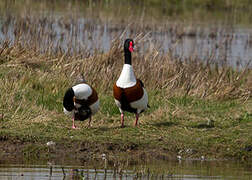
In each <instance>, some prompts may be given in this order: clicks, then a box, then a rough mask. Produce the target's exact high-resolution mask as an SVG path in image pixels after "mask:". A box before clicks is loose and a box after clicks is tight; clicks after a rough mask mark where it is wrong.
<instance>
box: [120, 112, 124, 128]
mask: <svg viewBox="0 0 252 180" xmlns="http://www.w3.org/2000/svg"><path fill="white" fill-rule="evenodd" d="M121 127H122V128H123V127H124V115H123V113H121Z"/></svg>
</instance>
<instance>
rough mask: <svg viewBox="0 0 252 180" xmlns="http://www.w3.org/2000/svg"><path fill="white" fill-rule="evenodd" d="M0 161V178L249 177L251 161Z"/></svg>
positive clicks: (223, 179)
mask: <svg viewBox="0 0 252 180" xmlns="http://www.w3.org/2000/svg"><path fill="white" fill-rule="evenodd" d="M119 169H120V168H116V167H107V170H105V169H104V167H95V166H94V165H92V167H91V166H88V165H86V166H81V165H79V166H74V165H51V166H49V165H23V164H0V179H6V180H7V179H8V180H9V179H25V180H37V179H55V180H56V179H61V180H62V179H108V180H109V179H181V180H201V179H204V180H210V179H215V180H226V179H230V180H231V179H234V180H235V179H252V164H248V163H237V162H236V163H235V162H230V161H222V162H220V161H169V162H151V163H147V164H139V165H134V166H128V167H121V170H119Z"/></svg>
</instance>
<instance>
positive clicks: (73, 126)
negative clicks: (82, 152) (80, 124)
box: [72, 115, 76, 129]
mask: <svg viewBox="0 0 252 180" xmlns="http://www.w3.org/2000/svg"><path fill="white" fill-rule="evenodd" d="M74 120H75V117H74V115H73V125H72V128H73V129H76V126H75V123H74Z"/></svg>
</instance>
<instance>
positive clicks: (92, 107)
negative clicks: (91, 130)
mask: <svg viewBox="0 0 252 180" xmlns="http://www.w3.org/2000/svg"><path fill="white" fill-rule="evenodd" d="M63 110H64V113H65V114H66V115H71V116H72V121H73V125H72V128H73V129H76V126H75V120H80V121H84V120H85V119H88V118H89V122H88V126H90V123H91V116H92V115H94V114H95V113H96V112H97V111H98V110H99V99H98V95H97V92H96V91H95V89H94V88H93V87H91V86H90V85H88V84H87V83H86V81H85V80H84V79H82V81H81V82H79V83H78V84H77V85H74V86H73V87H71V88H69V89H68V90H67V91H66V93H65V96H64V99H63Z"/></svg>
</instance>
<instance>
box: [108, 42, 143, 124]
mask: <svg viewBox="0 0 252 180" xmlns="http://www.w3.org/2000/svg"><path fill="white" fill-rule="evenodd" d="M133 51H134V42H133V40H132V39H126V40H125V42H124V58H125V59H124V65H123V69H122V72H121V75H120V77H119V79H118V80H117V81H116V83H115V84H114V86H113V95H114V99H115V103H116V105H117V106H118V108H119V110H120V113H121V126H122V127H124V111H128V112H131V113H135V115H136V121H135V126H137V124H138V117H139V114H140V113H141V112H143V111H144V110H146V109H147V108H148V95H147V92H146V90H145V88H144V85H143V82H142V81H141V80H139V79H136V77H135V75H134V71H133V67H132V65H131V53H132V52H133Z"/></svg>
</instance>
